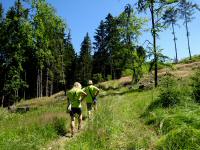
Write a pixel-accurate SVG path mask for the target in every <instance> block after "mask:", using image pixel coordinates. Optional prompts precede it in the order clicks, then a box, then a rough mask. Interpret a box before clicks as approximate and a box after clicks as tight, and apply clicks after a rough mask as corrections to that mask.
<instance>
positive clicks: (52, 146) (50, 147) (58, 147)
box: [41, 120, 87, 150]
mask: <svg viewBox="0 0 200 150" xmlns="http://www.w3.org/2000/svg"><path fill="white" fill-rule="evenodd" d="M86 125H87V120H85V121H83V124H82V129H81V130H80V131H78V130H76V131H75V135H74V137H71V133H67V134H66V135H65V136H60V137H59V138H58V139H56V140H54V141H51V142H50V143H48V144H47V145H46V146H44V147H43V148H41V150H65V144H66V142H67V141H68V140H70V139H72V138H76V137H77V136H78V135H80V134H81V133H82V132H83V131H84V129H85V126H86Z"/></svg>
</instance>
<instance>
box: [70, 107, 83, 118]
mask: <svg viewBox="0 0 200 150" xmlns="http://www.w3.org/2000/svg"><path fill="white" fill-rule="evenodd" d="M75 114H78V115H79V116H80V115H81V114H82V109H81V108H72V110H71V111H70V116H71V117H75Z"/></svg>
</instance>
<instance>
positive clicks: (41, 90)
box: [40, 69, 43, 97]
mask: <svg viewBox="0 0 200 150" xmlns="http://www.w3.org/2000/svg"><path fill="white" fill-rule="evenodd" d="M42 93H43V87H42V69H41V70H40V97H42V96H43V95H42Z"/></svg>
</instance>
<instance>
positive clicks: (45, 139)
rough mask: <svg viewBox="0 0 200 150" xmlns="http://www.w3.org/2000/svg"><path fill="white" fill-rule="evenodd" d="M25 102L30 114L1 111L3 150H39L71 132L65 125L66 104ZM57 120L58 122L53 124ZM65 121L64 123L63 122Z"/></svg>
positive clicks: (0, 123)
mask: <svg viewBox="0 0 200 150" xmlns="http://www.w3.org/2000/svg"><path fill="white" fill-rule="evenodd" d="M31 102H32V103H31V104H29V101H26V102H25V103H26V104H25V105H31V106H35V107H37V109H32V108H30V111H28V112H27V113H23V114H19V113H10V112H8V111H7V110H5V109H2V108H0V128H1V132H0V145H1V150H12V149H15V150H26V149H31V150H38V149H41V148H42V147H44V146H45V145H46V144H47V143H49V142H51V141H53V140H55V139H57V138H58V136H59V135H61V134H62V133H64V129H66V128H69V124H66V120H70V118H69V117H67V118H66V113H65V109H66V102H63V101H60V100H54V99H52V98H46V99H41V100H37V101H36V100H31ZM55 118H58V119H57V120H54V119H55ZM64 118H65V119H64Z"/></svg>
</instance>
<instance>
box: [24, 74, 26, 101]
mask: <svg viewBox="0 0 200 150" xmlns="http://www.w3.org/2000/svg"><path fill="white" fill-rule="evenodd" d="M24 81H25V82H26V71H25V72H24ZM25 99H26V88H24V100H25Z"/></svg>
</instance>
